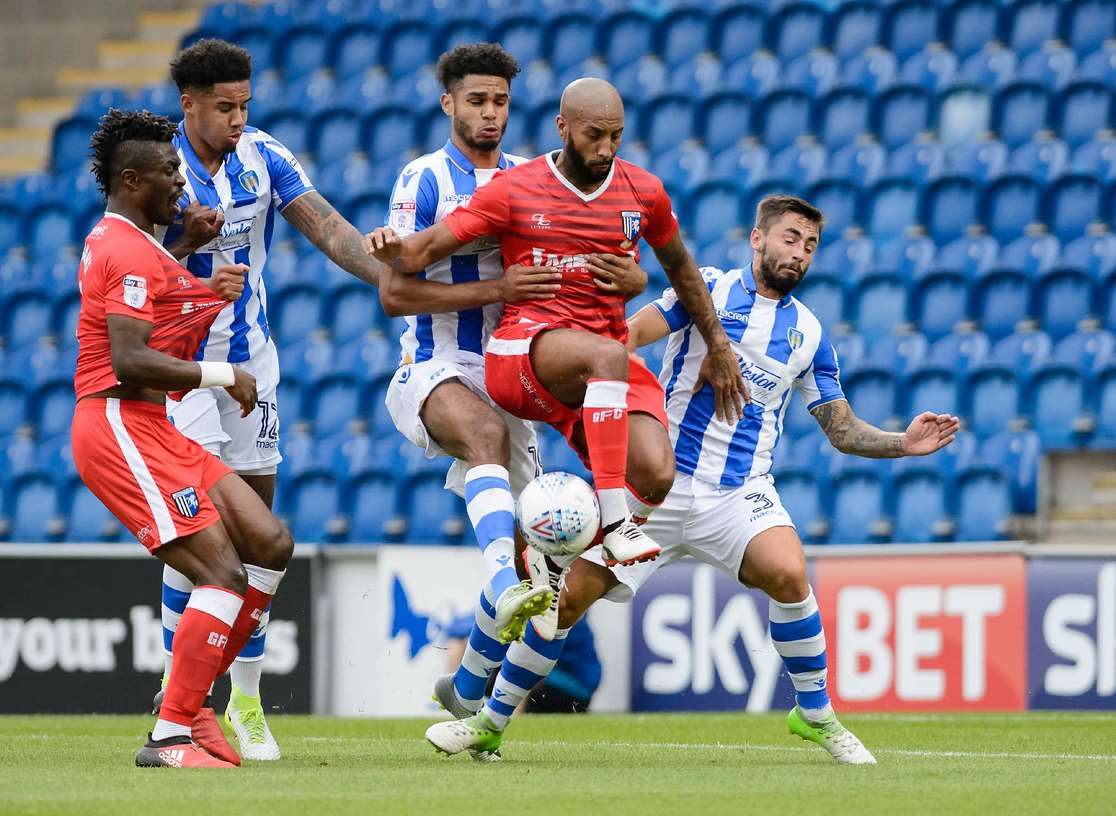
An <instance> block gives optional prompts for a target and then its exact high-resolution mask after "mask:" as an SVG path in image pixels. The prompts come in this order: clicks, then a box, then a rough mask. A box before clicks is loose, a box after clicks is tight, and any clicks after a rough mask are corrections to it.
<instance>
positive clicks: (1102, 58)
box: [1077, 38, 1116, 88]
mask: <svg viewBox="0 0 1116 816" xmlns="http://www.w3.org/2000/svg"><path fill="white" fill-rule="evenodd" d="M1077 76H1078V78H1080V79H1088V80H1095V81H1097V82H1101V83H1104V85H1105V86H1106V87H1109V88H1111V87H1112V86H1113V85H1114V84H1116V38H1113V39H1111V40H1108V41H1107V42H1106V43H1105V44H1104V45H1103V46H1101V47H1100V48H1098V49H1097V50H1096V51H1094V52H1093V53H1091V54H1089V55H1088V56H1086V57H1085V58H1084V59H1082V60H1081V62H1080V63H1079V64H1078V66H1077Z"/></svg>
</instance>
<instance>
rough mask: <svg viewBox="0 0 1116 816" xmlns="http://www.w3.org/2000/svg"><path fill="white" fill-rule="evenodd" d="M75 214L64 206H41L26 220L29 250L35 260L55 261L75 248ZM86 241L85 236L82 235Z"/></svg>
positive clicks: (25, 227)
mask: <svg viewBox="0 0 1116 816" xmlns="http://www.w3.org/2000/svg"><path fill="white" fill-rule="evenodd" d="M73 217H74V216H73V213H72V212H70V209H69V207H66V206H65V205H63V204H40V205H39V206H38V207H35V208H34V209H32V210H31V211H30V212H29V213H28V214H27V217H26V218H25V219H24V226H23V229H24V231H25V235H26V236H27V238H26V243H27V250H28V253H29V254H30V255H31V257H32V258H33V259H35V260H39V261H41V260H54V259H56V258H58V257H59V256H60V255H62V254H63V253H64V252H65V251H67V250H71V249H73V247H74V244H75V243H76V242H75V238H74V234H73ZM81 239H82V240H84V239H85V236H84V235H82V236H81Z"/></svg>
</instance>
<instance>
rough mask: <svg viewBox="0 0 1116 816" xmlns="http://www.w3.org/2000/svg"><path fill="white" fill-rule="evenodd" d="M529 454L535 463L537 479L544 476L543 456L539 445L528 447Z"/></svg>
mask: <svg viewBox="0 0 1116 816" xmlns="http://www.w3.org/2000/svg"><path fill="white" fill-rule="evenodd" d="M527 453H528V455H529V456H530V457H531V461H532V462H534V463H535V478H538V477H539V476H542V472H543V469H542V455H541V454H540V453H539V448H538V446H537V445H528V446H527Z"/></svg>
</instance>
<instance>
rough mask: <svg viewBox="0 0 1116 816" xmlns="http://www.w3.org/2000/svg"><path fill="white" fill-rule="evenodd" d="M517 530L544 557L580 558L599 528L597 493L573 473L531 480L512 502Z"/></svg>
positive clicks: (555, 474)
mask: <svg viewBox="0 0 1116 816" xmlns="http://www.w3.org/2000/svg"><path fill="white" fill-rule="evenodd" d="M515 518H516V522H517V523H518V524H519V531H520V532H521V533H523V538H524V540H526V542H527V543H528V544H530V545H531V546H532V547H534V548H535V549H536V550H538V551H539V552H541V553H542V554H543V555H551V556H561V555H580V554H581V553H583V552H584V551H585V550H586V549H587V548H588V547H589V545H590V544H592V543H593V539H594V538H596V536H597V531H598V530H599V529H600V526H601V511H600V508H599V507H598V506H597V494H596V493H595V492H593V488H591V487H590V486H589V485H588V484H586V483H585V480H583V479H579V478H578V477H577V476H574V475H573V474H572V473H562V472H560V471H558V472H555V473H544V474H543V475H542V476H538V477H536V478H535V479H532V480H531V482H530V483H529V484H528V485H527V486H526V487H525V488H523V492H522V493H520V494H519V500H518V501H517V502H516V503H515Z"/></svg>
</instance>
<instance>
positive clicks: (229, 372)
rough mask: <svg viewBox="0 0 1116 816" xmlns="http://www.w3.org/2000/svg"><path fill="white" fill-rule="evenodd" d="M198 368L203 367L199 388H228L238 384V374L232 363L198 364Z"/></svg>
mask: <svg viewBox="0 0 1116 816" xmlns="http://www.w3.org/2000/svg"><path fill="white" fill-rule="evenodd" d="M198 366H200V367H201V382H200V383H198V388H213V387H214V386H221V387H222V388H228V387H229V386H231V385H235V384H236V372H234V371H233V367H232V363H198Z"/></svg>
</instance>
